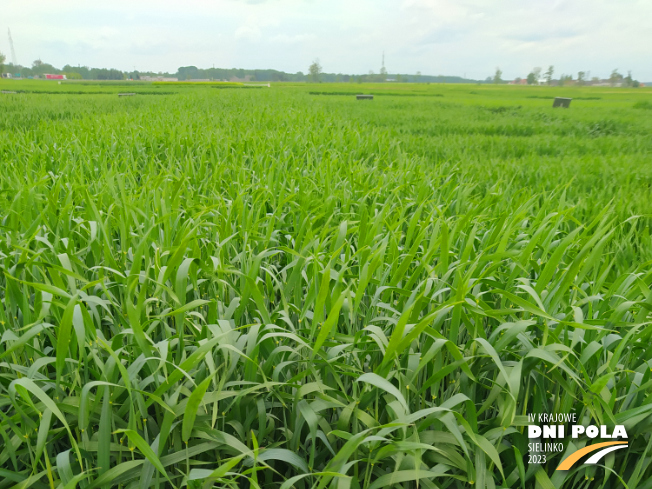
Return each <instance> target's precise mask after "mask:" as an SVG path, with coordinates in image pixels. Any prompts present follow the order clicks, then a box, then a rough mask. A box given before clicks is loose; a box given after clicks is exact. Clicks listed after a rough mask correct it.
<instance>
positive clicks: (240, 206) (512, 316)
mask: <svg viewBox="0 0 652 489" xmlns="http://www.w3.org/2000/svg"><path fill="white" fill-rule="evenodd" d="M223 85H224V86H212V85H210V84H208V85H188V86H183V85H179V84H176V85H175V84H171V85H169V86H165V85H164V84H146V83H133V82H124V83H65V82H64V83H63V84H61V85H59V84H58V83H56V82H45V81H25V82H19V81H15V80H2V81H0V89H2V90H3V91H13V92H17V93H2V94H0V169H1V170H0V268H1V272H2V273H1V274H0V489H5V488H7V489H8V488H16V489H27V488H35V489H75V488H80V489H94V488H102V489H104V488H120V489H136V488H158V489H163V488H185V487H188V488H191V489H196V488H209V487H215V488H218V487H219V488H252V489H253V488H261V489H266V488H281V489H290V488H297V489H309V488H314V489H325V488H337V489H346V488H369V489H377V488H382V489H389V488H402V489H408V488H417V487H419V488H421V487H423V488H427V489H430V488H442V489H444V488H451V489H452V488H468V487H472V488H489V489H492V488H508V487H509V488H523V489H525V488H533V489H534V488H537V489H538V488H541V489H550V488H565V489H575V488H583V489H589V488H604V489H611V488H622V487H626V488H630V489H650V488H652V435H651V432H652V348H651V347H650V345H652V266H651V265H652V241H651V239H650V225H651V224H652V90H651V89H649V88H641V89H626V88H608V87H606V88H576V87H569V88H559V87H553V88H548V87H508V86H489V85H475V84H469V85H435V84H432V85H427V84H379V85H356V84H331V85H329V84H272V86H271V88H267V87H264V88H247V87H241V86H227V85H236V84H223ZM227 88H228V89H227ZM124 92H129V93H135V95H133V96H128V97H119V96H118V93H124ZM356 93H368V94H373V95H375V97H374V100H372V101H367V100H362V101H358V100H356V98H355V94H356ZM555 96H567V97H572V98H573V101H572V103H571V107H570V108H569V109H553V108H552V101H553V100H552V99H553V98H554V97H555ZM533 413H573V414H574V415H575V416H576V420H577V424H584V425H587V426H588V425H598V426H599V425H605V426H607V428H608V431H613V428H614V427H616V426H619V425H620V426H624V428H625V429H626V431H627V435H628V438H627V440H626V441H627V442H628V449H627V450H621V451H617V452H614V453H611V454H609V455H608V456H606V457H605V458H604V459H602V460H601V461H600V462H599V463H597V464H595V465H587V464H584V465H577V466H575V467H574V468H572V469H571V470H567V471H561V470H555V469H556V468H557V466H559V464H560V462H561V461H562V460H563V459H564V458H565V457H566V456H567V455H568V454H569V453H571V452H573V451H575V450H577V449H579V448H581V447H582V446H584V445H585V444H586V443H587V439H586V438H584V439H578V440H570V438H566V441H567V442H568V446H567V448H566V449H565V451H564V452H559V453H556V454H552V455H551V454H549V455H548V457H547V458H545V457H543V458H542V457H537V456H533V455H532V453H533V452H532V450H531V449H530V447H529V446H528V445H529V443H531V440H530V439H528V426H527V425H528V424H530V423H529V417H528V415H530V414H533ZM544 441H552V442H555V441H559V440H554V439H553V440H544ZM588 441H590V442H597V441H604V442H608V441H609V439H602V433H601V435H600V436H599V437H598V438H596V439H595V440H588Z"/></svg>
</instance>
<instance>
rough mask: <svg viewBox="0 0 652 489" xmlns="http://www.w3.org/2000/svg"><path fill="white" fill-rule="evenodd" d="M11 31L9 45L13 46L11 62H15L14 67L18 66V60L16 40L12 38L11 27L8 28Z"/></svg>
mask: <svg viewBox="0 0 652 489" xmlns="http://www.w3.org/2000/svg"><path fill="white" fill-rule="evenodd" d="M7 32H9V47H10V48H11V62H12V63H13V64H14V67H16V66H18V61H16V51H15V50H14V41H13V40H12V39H11V29H7Z"/></svg>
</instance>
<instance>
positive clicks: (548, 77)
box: [546, 65, 555, 85]
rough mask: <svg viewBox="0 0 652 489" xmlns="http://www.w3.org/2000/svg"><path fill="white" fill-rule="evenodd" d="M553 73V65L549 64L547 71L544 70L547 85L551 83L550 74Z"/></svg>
mask: <svg viewBox="0 0 652 489" xmlns="http://www.w3.org/2000/svg"><path fill="white" fill-rule="evenodd" d="M554 73H555V67H554V66H552V65H550V66H549V67H548V71H546V82H547V83H548V85H550V84H551V83H552V75H553V74H554Z"/></svg>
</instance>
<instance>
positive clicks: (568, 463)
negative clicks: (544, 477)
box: [557, 441, 627, 470]
mask: <svg viewBox="0 0 652 489" xmlns="http://www.w3.org/2000/svg"><path fill="white" fill-rule="evenodd" d="M611 445H627V442H626V441H606V442H604V443H596V444H594V445H589V446H588V447H584V448H580V449H579V450H577V451H575V452H573V453H571V454H570V455H569V456H568V457H566V459H564V461H563V462H562V463H561V464H560V465H559V467H557V470H568V469H570V468H571V467H572V466H573V464H575V462H577V461H578V460H579V459H581V458H582V457H583V456H584V455H586V454H587V453H591V452H594V451H596V450H598V449H600V448H604V447H609V446H611Z"/></svg>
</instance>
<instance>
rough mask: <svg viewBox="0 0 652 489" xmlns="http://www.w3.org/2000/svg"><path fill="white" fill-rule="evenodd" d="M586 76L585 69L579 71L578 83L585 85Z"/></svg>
mask: <svg viewBox="0 0 652 489" xmlns="http://www.w3.org/2000/svg"><path fill="white" fill-rule="evenodd" d="M585 76H586V73H585V72H583V71H578V72H577V84H578V85H580V86H582V85H584V77H585Z"/></svg>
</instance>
